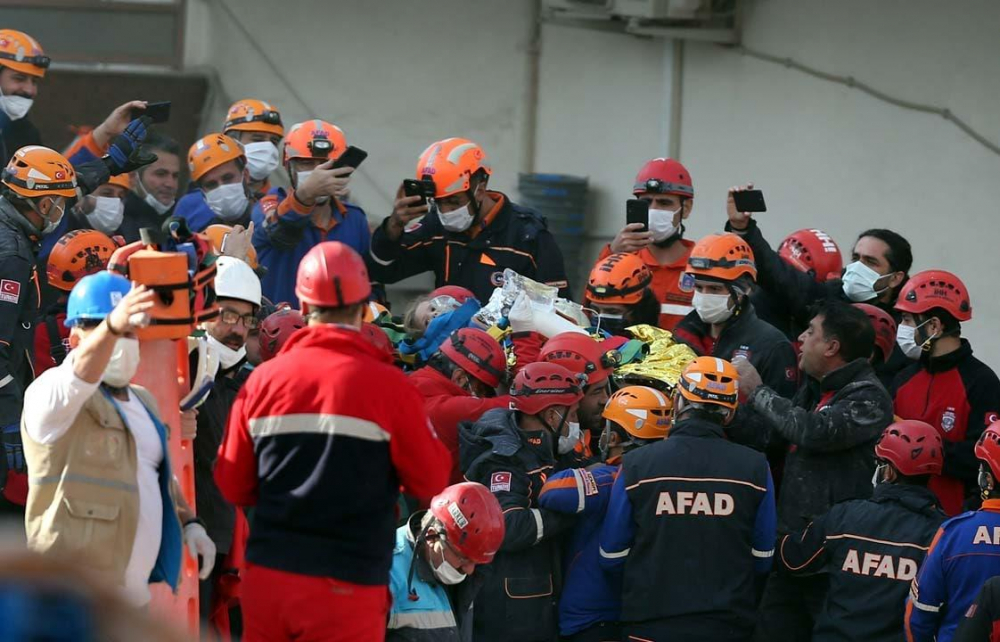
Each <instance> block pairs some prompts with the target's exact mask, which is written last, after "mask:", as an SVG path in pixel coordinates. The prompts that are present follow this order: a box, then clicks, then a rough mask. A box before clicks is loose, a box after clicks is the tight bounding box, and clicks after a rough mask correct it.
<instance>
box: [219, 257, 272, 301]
mask: <svg viewBox="0 0 1000 642" xmlns="http://www.w3.org/2000/svg"><path fill="white" fill-rule="evenodd" d="M215 265H216V266H217V267H218V270H219V271H218V273H217V274H216V275H215V295H216V296H217V297H219V298H220V299H239V300H240V301H246V302H247V303H252V304H253V305H256V306H257V307H260V297H261V293H260V279H259V278H257V274H256V273H255V272H254V271H253V268H252V267H250V266H249V265H247V264H246V262H245V261H241V260H240V259H236V258H233V257H231V256H220V257H219V260H218V261H216V263H215Z"/></svg>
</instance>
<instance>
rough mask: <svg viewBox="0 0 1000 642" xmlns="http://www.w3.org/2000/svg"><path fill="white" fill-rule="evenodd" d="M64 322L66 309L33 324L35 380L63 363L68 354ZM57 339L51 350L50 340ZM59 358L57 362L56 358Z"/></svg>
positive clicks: (67, 339)
mask: <svg viewBox="0 0 1000 642" xmlns="http://www.w3.org/2000/svg"><path fill="white" fill-rule="evenodd" d="M65 320H66V309H65V308H63V309H62V310H60V311H59V312H58V313H55V314H51V313H50V314H47V315H45V316H42V317H39V318H38V321H36V322H35V360H34V363H33V364H32V365H33V367H34V369H35V378H38V375H40V374H42V373H43V372H45V371H46V370H48V369H49V368H55V367H56V366H58V365H59V364H61V363H62V362H63V359H65V358H66V354H67V353H68V352H69V328H67V327H66V326H65V325H63V322H64V321H65ZM56 337H58V339H57V340H58V343H57V345H56V349H55V350H53V349H52V340H53V339H55V338H56ZM57 356H58V357H59V358H58V360H57V359H56V357H57Z"/></svg>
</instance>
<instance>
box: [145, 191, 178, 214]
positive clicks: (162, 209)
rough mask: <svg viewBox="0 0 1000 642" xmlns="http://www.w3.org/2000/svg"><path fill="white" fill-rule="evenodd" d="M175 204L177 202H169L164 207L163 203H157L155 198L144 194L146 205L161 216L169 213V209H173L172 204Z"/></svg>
mask: <svg viewBox="0 0 1000 642" xmlns="http://www.w3.org/2000/svg"><path fill="white" fill-rule="evenodd" d="M176 202H177V201H170V202H169V203H167V204H166V205H164V204H163V203H161V202H160V201H158V200H157V198H156V197H155V196H153V195H152V194H146V204H147V205H149V206H150V207H152V208H153V209H154V210H156V213H157V214H160V215H161V216H162V215H163V214H166V213H167V212H168V211H170V208H171V207H173V206H174V203H176Z"/></svg>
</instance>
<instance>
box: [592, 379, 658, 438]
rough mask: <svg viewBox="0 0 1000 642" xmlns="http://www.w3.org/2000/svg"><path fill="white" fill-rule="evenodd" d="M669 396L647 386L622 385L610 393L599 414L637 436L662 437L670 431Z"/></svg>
mask: <svg viewBox="0 0 1000 642" xmlns="http://www.w3.org/2000/svg"><path fill="white" fill-rule="evenodd" d="M673 408H674V404H673V402H672V401H671V400H670V397H668V396H666V395H665V394H663V393H662V392H660V391H659V390H656V389H654V388H648V387H646V386H625V387H624V388H622V389H621V390H619V391H618V392H616V393H615V394H613V395H611V398H610V399H608V403H607V404H606V405H605V406H604V412H602V413H601V416H602V417H604V418H605V419H607V420H608V421H610V422H613V423H614V424H615V425H617V426H619V427H621V428H622V430H624V431H625V432H627V433H628V434H630V435H631V436H632V437H635V438H636V439H663V438H664V437H666V436H667V433H668V432H670V411H671V410H673Z"/></svg>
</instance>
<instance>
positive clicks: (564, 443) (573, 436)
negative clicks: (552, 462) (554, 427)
mask: <svg viewBox="0 0 1000 642" xmlns="http://www.w3.org/2000/svg"><path fill="white" fill-rule="evenodd" d="M566 425H567V426H568V427H569V431H568V432H569V434H567V435H565V436H563V435H559V445H558V446H556V450H558V451H559V454H560V455H565V454H566V453H569V452H573V449H574V448H576V445H577V444H578V443H580V423H579V422H576V421H567V422H566Z"/></svg>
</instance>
